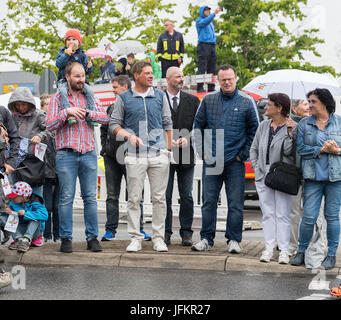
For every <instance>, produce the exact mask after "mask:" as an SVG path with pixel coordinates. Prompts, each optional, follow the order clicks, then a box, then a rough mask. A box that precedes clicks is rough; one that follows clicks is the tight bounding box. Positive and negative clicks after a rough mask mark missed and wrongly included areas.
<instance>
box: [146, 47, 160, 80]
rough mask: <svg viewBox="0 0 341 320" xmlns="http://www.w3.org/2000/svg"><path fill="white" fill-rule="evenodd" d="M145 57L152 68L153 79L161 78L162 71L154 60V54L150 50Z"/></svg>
mask: <svg viewBox="0 0 341 320" xmlns="http://www.w3.org/2000/svg"><path fill="white" fill-rule="evenodd" d="M147 57H149V58H150V63H151V65H152V68H153V76H154V79H161V78H162V72H161V67H160V65H159V64H158V63H157V62H156V54H155V53H154V52H153V51H151V52H148V53H147Z"/></svg>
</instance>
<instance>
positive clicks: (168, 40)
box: [156, 20, 185, 78]
mask: <svg viewBox="0 0 341 320" xmlns="http://www.w3.org/2000/svg"><path fill="white" fill-rule="evenodd" d="M165 30H166V31H165V32H164V33H162V34H161V35H160V37H159V39H158V41H157V55H156V57H157V59H158V61H161V69H162V78H166V72H167V69H168V68H169V67H172V66H174V67H180V65H181V64H182V62H183V58H184V54H185V45H184V39H183V37H182V34H181V33H180V32H178V31H175V30H174V23H173V22H172V21H171V20H166V21H165Z"/></svg>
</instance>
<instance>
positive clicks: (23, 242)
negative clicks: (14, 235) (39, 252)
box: [17, 238, 31, 253]
mask: <svg viewBox="0 0 341 320" xmlns="http://www.w3.org/2000/svg"><path fill="white" fill-rule="evenodd" d="M30 244H31V243H30V240H28V239H26V238H24V239H20V240H19V241H18V249H17V251H18V252H20V253H25V252H27V251H28V250H29V249H30Z"/></svg>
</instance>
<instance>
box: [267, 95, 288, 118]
mask: <svg viewBox="0 0 341 320" xmlns="http://www.w3.org/2000/svg"><path fill="white" fill-rule="evenodd" d="M268 99H269V100H271V101H272V102H273V103H274V104H275V106H276V107H282V111H281V114H282V115H283V116H284V117H288V116H289V114H290V104H291V101H290V98H289V96H288V95H286V94H285V93H271V94H269V95H268Z"/></svg>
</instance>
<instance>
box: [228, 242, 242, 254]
mask: <svg viewBox="0 0 341 320" xmlns="http://www.w3.org/2000/svg"><path fill="white" fill-rule="evenodd" d="M228 248H229V252H230V253H240V251H241V249H240V246H239V243H238V242H237V241H235V240H231V241H230V242H229V244H228Z"/></svg>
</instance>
